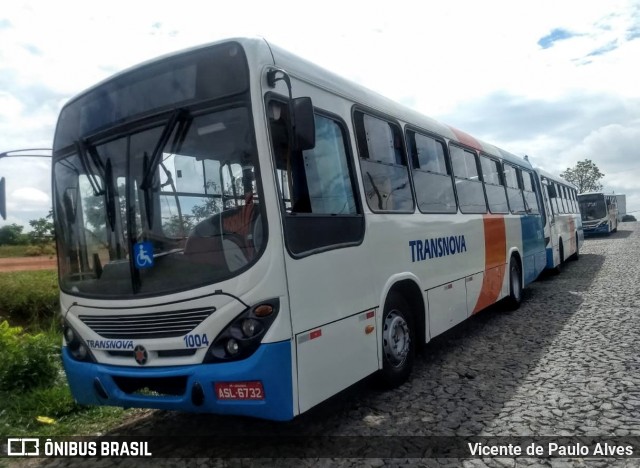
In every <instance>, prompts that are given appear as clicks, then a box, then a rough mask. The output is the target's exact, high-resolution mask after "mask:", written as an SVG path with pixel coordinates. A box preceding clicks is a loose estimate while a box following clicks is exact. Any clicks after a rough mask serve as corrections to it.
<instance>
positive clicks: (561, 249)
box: [551, 239, 564, 275]
mask: <svg viewBox="0 0 640 468" xmlns="http://www.w3.org/2000/svg"><path fill="white" fill-rule="evenodd" d="M558 255H559V256H560V261H559V262H558V264H557V265H556V266H555V267H553V268H552V270H551V271H552V272H553V274H554V275H559V274H560V273H561V272H562V265H563V264H564V245H563V242H562V239H560V246H559V247H558Z"/></svg>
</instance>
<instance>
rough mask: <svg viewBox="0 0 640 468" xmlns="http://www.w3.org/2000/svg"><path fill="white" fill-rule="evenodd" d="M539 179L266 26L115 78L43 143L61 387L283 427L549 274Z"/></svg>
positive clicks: (81, 101)
mask: <svg viewBox="0 0 640 468" xmlns="http://www.w3.org/2000/svg"><path fill="white" fill-rule="evenodd" d="M290 97H293V98H298V97H304V98H306V97H310V98H311V102H312V103H313V113H312V120H311V122H312V124H313V127H312V128H314V129H315V137H313V138H312V140H313V141H312V142H310V141H307V142H306V143H305V142H304V141H303V142H302V143H301V140H304V139H305V138H303V135H302V130H301V129H302V128H304V127H305V125H307V124H308V122H309V120H308V119H307V118H306V117H305V113H304V105H305V102H303V101H300V100H295V99H294V101H296V102H295V103H294V101H291V100H290ZM298 104H300V106H298ZM307 136H308V135H307ZM309 138H311V137H309ZM305 145H307V146H305ZM303 148H304V149H303ZM538 185H539V184H537V183H535V177H534V172H533V169H532V168H531V166H530V165H529V163H528V162H526V161H524V160H522V159H520V158H517V157H516V156H513V155H511V154H509V153H507V152H505V151H503V150H500V149H499V148H496V147H494V146H492V145H489V144H487V143H484V142H481V141H479V140H476V139H474V138H473V137H471V136H469V135H467V134H465V133H463V132H460V131H459V130H456V129H453V128H451V127H448V126H446V125H443V124H440V123H438V122H435V121H433V120H431V119H428V118H426V117H423V116H420V115H419V114H417V113H415V112H413V111H410V110H408V109H406V108H404V107H402V106H400V105H398V104H395V103H393V102H391V101H389V100H386V99H384V98H382V97H380V96H378V95H376V94H375V93H372V92H370V91H368V90H366V89H364V88H361V87H359V86H357V85H355V84H352V83H349V82H348V81H346V80H343V79H341V78H339V77H337V76H335V75H332V74H331V73H329V72H326V71H324V70H322V69H320V68H319V67H316V66H315V65H312V64H310V63H308V62H305V61H304V60H301V59H299V58H297V57H295V56H293V55H291V54H289V53H287V52H286V51H284V50H282V49H279V48H277V47H274V46H271V45H269V44H268V43H267V42H266V41H264V40H260V39H237V40H230V41H225V42H221V43H217V44H213V45H208V46H205V47H200V48H196V49H192V50H190V51H187V52H183V53H179V54H175V55H171V56H168V57H165V58H161V59H159V60H155V61H152V62H148V63H146V64H143V65H141V66H139V67H136V68H134V69H132V70H129V71H126V72H123V73H121V74H119V75H117V76H115V77H113V78H111V79H109V80H107V81H105V82H103V83H101V84H99V85H97V86H96V87H94V88H92V89H90V90H88V91H86V92H85V93H83V94H82V95H80V96H79V97H77V98H75V99H74V100H72V101H70V102H69V103H68V104H67V105H66V106H65V107H64V108H63V110H62V112H61V115H60V119H59V122H58V126H57V129H56V136H55V141H54V151H53V187H54V214H55V220H56V232H57V234H58V240H57V242H58V255H59V256H58V261H59V276H60V287H61V297H60V303H61V310H62V314H63V317H64V321H65V331H64V337H65V338H64V346H63V362H64V367H65V370H66V372H67V375H68V378H69V383H70V386H71V390H72V393H73V395H74V397H75V398H76V399H77V400H78V401H79V402H80V403H83V404H94V405H115V406H123V407H149V408H160V409H172V410H182V411H193V412H213V413H219V414H236V415H249V416H255V417H261V418H267V419H276V420H288V419H291V418H293V417H294V416H296V415H297V414H299V413H301V412H304V411H306V410H308V409H309V408H311V407H313V406H315V405H317V404H318V403H320V402H322V401H324V400H326V399H327V398H328V397H330V396H332V395H334V394H336V393H337V392H339V391H341V390H343V389H345V388H346V387H348V386H350V385H352V384H353V383H355V382H357V381H359V380H361V379H363V378H365V377H367V376H369V375H371V374H374V373H376V372H377V373H378V375H379V377H381V378H382V379H383V380H385V381H386V382H388V383H389V384H391V385H398V384H400V383H402V381H404V380H406V378H407V376H408V373H409V372H410V370H411V362H412V359H413V355H414V353H415V350H416V347H417V346H418V345H420V344H423V343H425V342H428V341H429V340H430V339H431V338H433V337H434V336H437V335H439V334H440V333H442V332H444V331H445V330H447V329H449V328H451V327H453V326H454V325H456V324H458V323H460V322H461V321H463V320H465V319H466V318H468V317H470V316H471V315H473V314H474V313H477V312H479V311H480V310H482V309H484V308H486V307H487V306H489V305H491V304H494V303H495V302H497V301H499V300H501V299H508V300H509V301H510V302H511V303H512V304H513V305H514V306H517V305H518V304H519V301H520V300H521V290H522V287H524V286H526V285H527V284H529V283H530V282H532V281H534V280H535V279H536V278H537V276H538V275H539V273H540V272H541V271H542V270H543V269H544V268H545V266H546V264H547V258H546V252H545V241H544V233H543V229H544V225H543V221H542V217H543V215H542V213H543V212H544V208H543V207H544V204H543V199H542V194H541V192H540V189H539V187H538Z"/></svg>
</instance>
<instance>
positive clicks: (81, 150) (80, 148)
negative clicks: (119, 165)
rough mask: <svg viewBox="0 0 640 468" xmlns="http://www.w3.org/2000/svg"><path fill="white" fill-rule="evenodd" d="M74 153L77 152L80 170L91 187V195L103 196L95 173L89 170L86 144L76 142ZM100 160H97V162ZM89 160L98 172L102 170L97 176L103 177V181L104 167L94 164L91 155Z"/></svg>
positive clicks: (102, 189)
mask: <svg viewBox="0 0 640 468" xmlns="http://www.w3.org/2000/svg"><path fill="white" fill-rule="evenodd" d="M76 151H77V152H78V157H79V158H80V164H82V169H83V170H84V173H85V174H86V175H87V179H89V184H90V185H91V189H92V190H93V194H94V195H95V196H96V197H99V196H100V195H104V187H103V186H101V184H100V183H99V181H98V178H97V177H96V174H95V172H94V171H93V169H92V168H91V165H90V164H89V157H88V156H87V144H86V143H85V142H84V141H83V140H78V141H76ZM99 159H100V158H98V161H99ZM91 160H92V162H93V164H94V165H95V166H96V167H97V168H98V170H102V174H99V175H100V177H103V180H104V167H103V166H102V164H101V163H100V164H96V159H95V157H94V156H93V154H92V155H91Z"/></svg>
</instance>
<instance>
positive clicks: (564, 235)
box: [535, 169, 584, 273]
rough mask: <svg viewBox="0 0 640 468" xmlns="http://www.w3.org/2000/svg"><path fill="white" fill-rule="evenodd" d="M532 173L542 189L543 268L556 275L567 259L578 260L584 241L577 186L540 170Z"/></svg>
mask: <svg viewBox="0 0 640 468" xmlns="http://www.w3.org/2000/svg"><path fill="white" fill-rule="evenodd" d="M535 172H536V174H537V175H538V180H539V182H540V184H541V187H542V194H543V197H544V205H545V212H546V213H545V214H546V217H545V220H544V239H545V248H546V252H547V267H546V268H547V269H548V270H551V271H554V272H556V273H559V272H560V269H561V267H562V264H563V263H564V262H565V260H566V259H567V258H573V259H575V260H577V259H578V257H579V255H580V247H581V245H582V242H583V241H584V234H583V232H582V222H581V219H580V209H579V207H578V197H577V194H578V192H577V187H576V186H574V185H573V184H571V183H569V182H567V181H566V180H564V179H562V178H560V177H558V176H555V175H553V174H550V173H548V172H546V171H544V170H542V169H536V170H535Z"/></svg>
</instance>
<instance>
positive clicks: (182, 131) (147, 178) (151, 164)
mask: <svg viewBox="0 0 640 468" xmlns="http://www.w3.org/2000/svg"><path fill="white" fill-rule="evenodd" d="M190 125H191V116H190V114H189V111H187V110H186V109H176V110H175V111H174V112H173V113H172V114H171V117H169V121H168V122H167V124H166V125H165V126H164V129H163V130H162V134H161V135H160V138H159V139H158V142H157V143H156V146H155V148H154V149H153V153H151V157H149V156H148V155H147V153H146V152H145V154H144V159H143V168H142V172H143V174H144V176H143V178H142V183H141V184H140V189H141V190H144V205H145V212H146V214H147V223H148V226H149V228H151V225H152V223H153V208H152V207H153V204H152V203H151V194H150V193H149V189H150V188H152V186H153V180H154V179H155V175H156V169H157V168H158V165H159V164H160V163H161V162H162V153H163V150H164V147H165V146H166V145H167V143H168V142H169V139H170V138H171V134H172V133H173V131H174V129H176V127H177V131H176V132H175V137H174V139H173V143H172V145H171V149H170V152H171V153H175V152H177V151H178V149H179V148H180V146H181V145H182V142H183V141H184V139H185V137H186V135H187V131H188V130H189V126H190Z"/></svg>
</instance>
